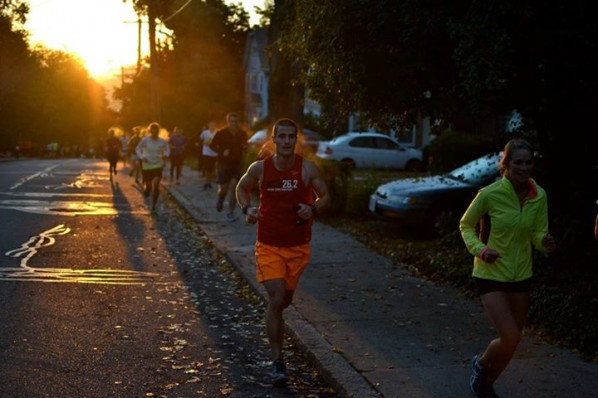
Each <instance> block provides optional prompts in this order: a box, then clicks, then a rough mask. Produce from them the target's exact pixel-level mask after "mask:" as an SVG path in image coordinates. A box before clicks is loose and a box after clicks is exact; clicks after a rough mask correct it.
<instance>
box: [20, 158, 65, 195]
mask: <svg viewBox="0 0 598 398" xmlns="http://www.w3.org/2000/svg"><path fill="white" fill-rule="evenodd" d="M58 166H59V165H58V164H55V165H54V166H50V167H48V168H46V169H44V170H42V171H40V172H37V173H35V174H32V175H30V176H27V177H23V178H21V179H20V180H19V182H17V183H16V184H14V185H13V186H12V187H10V189H11V190H12V189H15V188H18V187H20V186H21V185H23V184H24V183H26V182H27V181H29V180H32V179H34V178H37V177H42V176H46V175H47V174H48V173H49V172H50V171H52V170H53V169H55V168H56V167H58Z"/></svg>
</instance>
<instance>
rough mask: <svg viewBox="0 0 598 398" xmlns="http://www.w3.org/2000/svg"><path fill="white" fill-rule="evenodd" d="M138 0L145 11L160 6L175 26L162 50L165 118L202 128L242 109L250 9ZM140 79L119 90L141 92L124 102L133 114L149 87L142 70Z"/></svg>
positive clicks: (212, 2)
mask: <svg viewBox="0 0 598 398" xmlns="http://www.w3.org/2000/svg"><path fill="white" fill-rule="evenodd" d="M134 4H135V7H136V9H137V10H139V11H140V12H142V13H146V12H147V7H148V6H154V7H156V8H157V15H158V18H159V19H160V20H161V22H162V23H163V24H164V25H165V26H166V27H167V28H169V29H171V30H172V31H173V35H172V37H171V38H170V40H169V43H163V44H162V45H161V46H160V48H159V56H158V60H159V63H158V68H159V71H160V97H161V99H160V101H161V104H162V116H163V120H162V122H163V124H165V125H167V126H174V125H179V126H181V127H183V128H184V129H185V130H186V131H193V130H196V131H197V130H199V129H200V128H201V126H202V125H203V124H205V123H207V121H209V120H210V119H221V118H223V117H224V115H225V114H226V113H227V112H230V111H237V112H239V113H241V111H242V107H243V87H244V81H243V78H244V71H243V50H244V45H245V37H246V33H247V30H248V26H249V17H248V15H247V13H246V12H245V11H244V10H243V9H242V8H241V7H240V6H238V5H233V6H226V5H225V4H224V3H223V2H222V1H220V0H208V1H202V2H190V3H188V4H187V3H185V4H187V5H186V6H185V7H184V8H182V6H183V5H185V4H183V3H181V2H180V1H179V2H177V1H172V0H170V1H168V0H164V1H160V2H156V1H153V2H152V1H150V0H136V1H134ZM135 80H136V81H134V82H133V83H131V87H129V88H125V87H123V89H122V90H118V91H117V95H119V96H125V95H132V94H133V92H135V93H136V94H135V97H134V98H128V99H125V102H124V103H125V106H123V113H124V114H130V115H128V117H127V118H128V119H131V115H132V113H136V112H137V113H139V112H138V111H139V110H141V109H144V106H143V105H142V104H140V103H138V100H137V98H139V97H140V94H139V93H147V90H146V89H143V88H142V87H141V85H142V84H143V83H144V82H147V80H148V79H147V78H146V77H144V75H143V74H142V75H141V76H139V77H138V78H137V79H135ZM132 87H135V89H133V88H132ZM146 98H147V97H146ZM139 100H141V101H143V100H144V99H143V98H139ZM131 112H132V113H131ZM139 121H144V122H145V121H147V118H142V119H140V120H138V121H137V123H139Z"/></svg>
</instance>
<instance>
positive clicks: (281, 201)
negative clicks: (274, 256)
mask: <svg viewBox="0 0 598 398" xmlns="http://www.w3.org/2000/svg"><path fill="white" fill-rule="evenodd" d="M302 171H303V158H302V157H301V156H299V155H295V163H294V164H293V167H291V168H290V169H289V170H285V171H280V170H277V169H276V167H274V161H273V160H272V156H270V157H268V158H266V159H265V160H264V177H263V179H262V182H261V183H260V212H261V214H262V216H261V217H260V219H259V223H258V228H257V240H258V242H261V243H265V244H267V245H271V246H277V247H291V246H299V245H303V244H306V243H308V242H309V241H310V240H311V224H312V220H311V219H310V220H300V219H299V217H298V216H297V213H296V210H295V209H294V207H295V206H296V205H297V204H298V203H304V204H312V203H313V201H314V194H313V190H312V189H311V188H309V187H306V186H305V184H304V182H303V172H302Z"/></svg>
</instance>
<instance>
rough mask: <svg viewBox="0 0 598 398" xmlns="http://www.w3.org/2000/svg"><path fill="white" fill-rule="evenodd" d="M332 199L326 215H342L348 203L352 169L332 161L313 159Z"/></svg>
mask: <svg viewBox="0 0 598 398" xmlns="http://www.w3.org/2000/svg"><path fill="white" fill-rule="evenodd" d="M315 161H316V163H317V165H318V167H319V169H320V173H321V175H322V177H323V178H324V181H325V182H326V186H327V187H328V192H329V193H330V196H331V198H332V201H331V206H330V208H329V209H328V210H327V211H326V214H329V215H333V214H342V213H343V212H344V211H345V208H346V204H347V201H348V198H347V194H348V192H349V186H350V182H351V180H352V169H351V167H350V166H348V165H346V164H343V163H341V162H337V161H334V160H324V159H315Z"/></svg>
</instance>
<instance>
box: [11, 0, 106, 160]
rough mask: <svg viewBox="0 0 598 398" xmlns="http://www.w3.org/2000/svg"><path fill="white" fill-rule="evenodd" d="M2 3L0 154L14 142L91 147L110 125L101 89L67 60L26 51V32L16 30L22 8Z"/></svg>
mask: <svg viewBox="0 0 598 398" xmlns="http://www.w3.org/2000/svg"><path fill="white" fill-rule="evenodd" d="M2 5H3V6H4V7H7V8H3V9H2V10H3V12H2V13H0V132H1V133H2V136H3V142H2V145H3V147H2V148H0V150H2V151H7V150H11V149H13V148H14V147H15V146H16V145H17V144H18V143H19V142H20V141H29V142H31V143H33V144H34V145H36V146H38V147H41V146H43V145H46V144H48V143H50V142H58V143H59V144H60V145H61V146H71V145H78V146H82V147H83V146H85V147H86V146H88V145H94V141H97V137H99V136H100V135H103V134H104V132H105V131H106V129H107V127H108V126H109V124H110V123H111V120H110V115H109V114H108V113H107V111H106V109H107V103H106V100H105V98H104V91H103V88H102V87H101V86H100V85H99V84H98V83H96V82H94V81H93V80H91V79H90V77H89V74H88V72H87V71H86V70H85V69H84V68H83V67H82V66H81V63H80V62H79V61H78V60H77V59H75V58H74V57H73V56H71V55H68V54H65V53H63V52H60V51H54V50H49V49H46V48H43V47H36V48H33V49H32V48H30V46H29V43H28V37H27V33H26V32H25V31H23V30H22V29H19V28H18V27H17V26H18V24H20V23H22V22H23V21H24V20H25V18H26V12H27V10H28V8H27V6H26V4H24V3H23V2H19V1H3V2H2ZM17 22H18V23H17Z"/></svg>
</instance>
